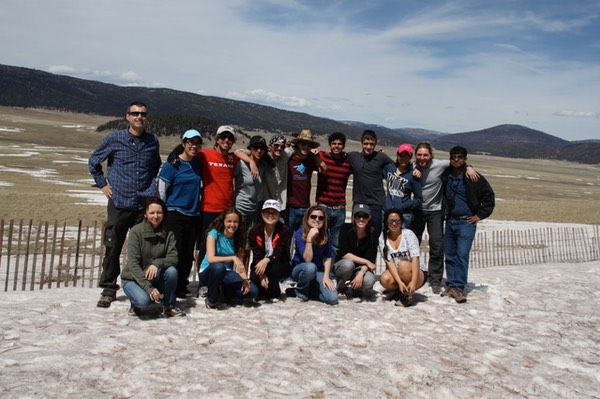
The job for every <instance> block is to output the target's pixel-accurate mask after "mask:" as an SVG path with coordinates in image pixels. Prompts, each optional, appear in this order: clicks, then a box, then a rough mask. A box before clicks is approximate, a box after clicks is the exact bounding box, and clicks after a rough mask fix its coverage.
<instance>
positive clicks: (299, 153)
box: [286, 129, 319, 232]
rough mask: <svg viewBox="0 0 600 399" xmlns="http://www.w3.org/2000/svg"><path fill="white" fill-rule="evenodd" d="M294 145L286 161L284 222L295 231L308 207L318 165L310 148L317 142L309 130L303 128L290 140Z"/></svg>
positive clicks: (315, 145)
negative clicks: (312, 182)
mask: <svg viewBox="0 0 600 399" xmlns="http://www.w3.org/2000/svg"><path fill="white" fill-rule="evenodd" d="M292 143H293V144H294V146H295V147H296V150H295V152H294V155H292V157H291V158H290V161H289V163H288V190H287V191H288V199H287V201H288V206H287V220H286V224H287V225H288V227H289V228H290V229H292V232H295V231H296V230H297V229H298V227H300V225H301V224H302V217H303V216H304V212H306V210H307V209H308V208H309V207H310V188H311V178H312V174H313V172H315V171H317V170H318V168H319V165H318V163H317V161H316V160H315V157H314V156H311V152H310V150H311V149H313V148H317V147H318V146H319V143H318V142H316V141H315V140H314V138H313V134H312V132H311V131H310V130H308V129H304V130H302V131H301V132H300V134H298V136H297V137H295V138H294V139H293V140H292Z"/></svg>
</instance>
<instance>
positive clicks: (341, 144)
mask: <svg viewBox="0 0 600 399" xmlns="http://www.w3.org/2000/svg"><path fill="white" fill-rule="evenodd" d="M345 147H346V136H345V135H344V133H340V132H335V133H332V134H331V135H329V152H326V151H320V152H319V157H320V158H321V161H322V162H324V163H325V165H327V169H326V170H320V171H319V175H318V178H317V193H316V198H315V201H316V202H317V203H318V204H321V205H323V206H325V207H326V209H327V219H328V226H329V230H330V232H331V243H332V246H333V248H332V250H333V254H332V255H333V256H332V263H335V261H336V260H337V259H336V255H337V251H338V248H339V246H338V244H339V235H340V228H341V227H342V225H343V224H344V222H345V221H346V187H347V186H348V178H349V177H350V175H351V174H352V166H351V165H350V161H349V160H348V157H347V156H346V153H345V152H344V148H345Z"/></svg>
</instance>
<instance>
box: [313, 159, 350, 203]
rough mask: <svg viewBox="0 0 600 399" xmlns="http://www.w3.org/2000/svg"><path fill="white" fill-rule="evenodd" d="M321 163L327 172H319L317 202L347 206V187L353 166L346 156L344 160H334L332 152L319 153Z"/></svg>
mask: <svg viewBox="0 0 600 399" xmlns="http://www.w3.org/2000/svg"><path fill="white" fill-rule="evenodd" d="M319 157H320V158H321V161H323V162H325V164H326V165H327V170H322V171H320V172H319V177H318V179H317V194H316V198H315V199H316V201H317V203H318V204H324V205H329V206H339V205H346V187H347V186H348V178H349V177H350V175H351V174H352V165H350V160H348V157H347V156H346V154H344V156H343V157H342V158H339V159H338V158H333V157H332V156H331V152H325V151H319Z"/></svg>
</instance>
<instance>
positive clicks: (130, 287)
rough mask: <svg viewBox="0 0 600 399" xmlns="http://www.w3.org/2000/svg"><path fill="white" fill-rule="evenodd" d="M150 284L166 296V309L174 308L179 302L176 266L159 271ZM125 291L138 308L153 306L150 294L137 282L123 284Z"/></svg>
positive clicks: (164, 301)
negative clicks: (176, 302)
mask: <svg viewBox="0 0 600 399" xmlns="http://www.w3.org/2000/svg"><path fill="white" fill-rule="evenodd" d="M150 283H151V284H152V286H153V287H155V288H156V289H158V290H159V291H160V292H161V293H162V294H163V295H164V298H163V305H164V307H165V308H167V309H172V308H174V307H175V301H176V300H177V294H176V289H177V269H176V268H175V266H169V267H168V268H166V269H165V268H160V269H158V273H157V274H156V277H155V278H154V279H153V280H151V281H150ZM123 291H124V292H125V295H127V298H129V300H130V301H131V304H132V305H133V306H135V307H136V308H145V307H148V306H150V305H151V304H152V299H150V294H148V293H147V292H146V290H145V289H143V288H142V287H140V285H139V284H138V283H137V282H135V281H127V282H126V283H125V284H123Z"/></svg>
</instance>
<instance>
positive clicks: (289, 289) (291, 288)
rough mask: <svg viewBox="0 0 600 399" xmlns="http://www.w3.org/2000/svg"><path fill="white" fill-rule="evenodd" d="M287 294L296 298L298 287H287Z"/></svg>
mask: <svg viewBox="0 0 600 399" xmlns="http://www.w3.org/2000/svg"><path fill="white" fill-rule="evenodd" d="M285 296H287V297H288V298H295V297H296V289H295V288H293V287H289V288H286V289H285Z"/></svg>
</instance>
